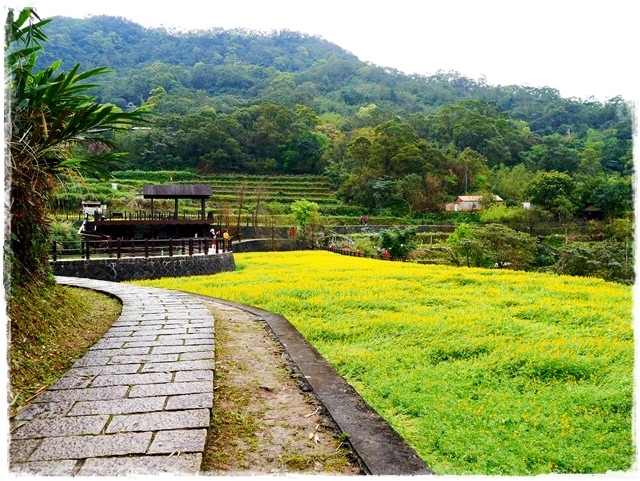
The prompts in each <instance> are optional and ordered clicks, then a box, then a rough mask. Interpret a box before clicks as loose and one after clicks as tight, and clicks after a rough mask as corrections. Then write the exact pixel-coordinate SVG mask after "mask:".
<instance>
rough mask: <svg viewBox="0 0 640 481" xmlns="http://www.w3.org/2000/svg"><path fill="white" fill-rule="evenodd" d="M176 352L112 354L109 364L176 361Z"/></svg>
mask: <svg viewBox="0 0 640 481" xmlns="http://www.w3.org/2000/svg"><path fill="white" fill-rule="evenodd" d="M177 360H178V355H177V354H139V355H136V356H113V357H112V358H111V364H139V363H148V362H172V361H177Z"/></svg>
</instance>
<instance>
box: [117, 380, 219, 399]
mask: <svg viewBox="0 0 640 481" xmlns="http://www.w3.org/2000/svg"><path fill="white" fill-rule="evenodd" d="M203 392H213V380H211V381H197V382H172V383H166V384H145V385H139V386H133V387H132V388H131V391H130V392H129V397H131V398H135V397H147V396H149V397H150V396H172V395H177V394H197V393H203Z"/></svg>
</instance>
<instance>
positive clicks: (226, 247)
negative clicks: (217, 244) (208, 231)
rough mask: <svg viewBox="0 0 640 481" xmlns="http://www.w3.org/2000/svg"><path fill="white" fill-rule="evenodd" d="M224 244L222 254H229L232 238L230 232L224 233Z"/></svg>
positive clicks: (225, 231)
mask: <svg viewBox="0 0 640 481" xmlns="http://www.w3.org/2000/svg"><path fill="white" fill-rule="evenodd" d="M222 242H223V243H224V247H223V248H222V252H227V251H229V250H231V249H230V247H231V246H230V244H231V237H229V231H228V230H227V229H225V230H224V232H223V233H222Z"/></svg>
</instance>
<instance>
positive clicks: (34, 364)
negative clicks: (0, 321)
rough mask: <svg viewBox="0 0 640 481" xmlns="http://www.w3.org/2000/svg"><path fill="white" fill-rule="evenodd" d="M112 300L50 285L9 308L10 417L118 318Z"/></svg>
mask: <svg viewBox="0 0 640 481" xmlns="http://www.w3.org/2000/svg"><path fill="white" fill-rule="evenodd" d="M120 311H121V304H120V302H119V301H117V300H116V299H114V298H112V297H109V296H106V295H104V294H99V293H97V292H95V291H90V290H85V289H75V288H70V287H63V286H56V287H55V288H53V289H52V290H50V291H46V292H39V293H38V295H37V296H34V295H33V294H32V293H29V292H22V293H19V294H17V295H15V296H14V298H13V299H12V302H11V303H10V306H9V312H8V315H9V319H10V321H9V322H10V330H11V339H10V342H9V344H8V349H9V357H8V360H9V367H10V372H9V382H10V384H11V388H10V389H11V392H10V393H9V402H10V410H11V412H10V415H12V414H15V413H16V412H17V411H18V410H20V409H21V408H22V407H24V406H25V405H26V404H28V403H29V401H30V400H31V399H32V398H33V397H34V396H35V395H37V394H38V393H40V392H41V391H43V390H44V389H46V388H47V387H48V386H50V385H51V384H52V383H53V382H54V381H55V380H56V379H58V378H59V377H60V376H61V375H62V374H64V372H65V371H66V370H67V369H68V368H69V366H71V365H72V364H73V363H74V362H75V361H76V360H77V359H78V358H79V357H81V356H82V355H83V354H84V353H85V352H86V350H87V349H88V348H89V347H90V346H91V345H93V344H94V343H95V342H96V341H97V340H98V339H100V338H101V337H102V336H103V334H104V333H105V332H106V331H107V330H108V329H109V327H110V326H111V324H112V323H113V322H114V321H115V320H116V319H117V317H118V316H119V315H120Z"/></svg>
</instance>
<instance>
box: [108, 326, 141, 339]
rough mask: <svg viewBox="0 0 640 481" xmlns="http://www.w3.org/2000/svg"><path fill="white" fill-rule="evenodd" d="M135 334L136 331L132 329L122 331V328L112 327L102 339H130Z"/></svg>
mask: <svg viewBox="0 0 640 481" xmlns="http://www.w3.org/2000/svg"><path fill="white" fill-rule="evenodd" d="M134 332H135V331H134V330H133V329H131V328H126V329H121V328H114V327H113V326H112V327H111V329H109V330H108V331H107V332H106V333H105V334H104V336H103V337H102V338H103V339H111V338H112V337H129V336H131V335H133V333H134Z"/></svg>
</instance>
